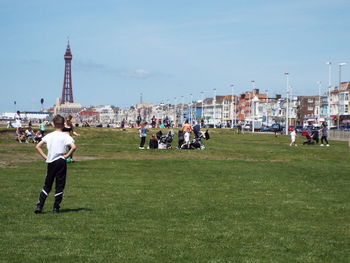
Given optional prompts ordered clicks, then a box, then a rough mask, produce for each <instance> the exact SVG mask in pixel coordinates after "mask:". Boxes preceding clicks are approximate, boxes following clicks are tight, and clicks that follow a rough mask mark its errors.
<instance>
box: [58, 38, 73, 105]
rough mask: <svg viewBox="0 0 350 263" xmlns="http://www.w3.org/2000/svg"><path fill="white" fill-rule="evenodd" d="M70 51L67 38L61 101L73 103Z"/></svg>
mask: <svg viewBox="0 0 350 263" xmlns="http://www.w3.org/2000/svg"><path fill="white" fill-rule="evenodd" d="M72 58H73V56H72V53H71V50H70V45H69V38H68V42H67V48H66V53H65V54H64V60H65V67H64V78H63V89H62V98H61V103H65V102H70V103H73V102H74V100H73V86H72V70H71V64H72V63H71V62H72Z"/></svg>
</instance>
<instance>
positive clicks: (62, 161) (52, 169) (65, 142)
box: [34, 115, 76, 214]
mask: <svg viewBox="0 0 350 263" xmlns="http://www.w3.org/2000/svg"><path fill="white" fill-rule="evenodd" d="M53 125H54V128H55V131H54V132H51V133H49V134H47V135H46V136H44V137H43V138H42V140H41V142H39V143H38V144H37V145H36V147H35V148H36V149H37V151H38V152H39V154H40V156H41V157H43V158H44V159H45V160H46V162H47V175H46V178H45V184H44V187H43V189H42V190H41V192H40V195H39V202H38V203H37V205H36V208H35V210H34V213H36V214H40V213H41V212H42V209H43V207H44V204H45V200H46V198H47V196H48V194H49V192H50V191H51V188H52V185H53V181H54V180H55V179H56V191H55V202H54V205H53V213H59V212H60V203H61V202H62V198H63V190H64V187H65V184H66V174H67V162H66V159H67V158H68V157H69V156H70V155H71V154H72V153H73V152H74V151H75V150H76V146H75V144H74V140H73V138H72V137H71V136H70V135H68V134H66V133H64V132H62V129H63V127H64V118H63V117H62V116H60V115H57V116H56V117H55V118H54V119H53ZM44 143H46V146H47V155H46V154H45V153H44V152H43V150H42V148H41V147H42V146H43V144H44ZM67 146H70V150H69V152H67V153H65V152H66V147H67Z"/></svg>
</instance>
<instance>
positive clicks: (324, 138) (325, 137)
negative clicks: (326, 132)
mask: <svg viewBox="0 0 350 263" xmlns="http://www.w3.org/2000/svg"><path fill="white" fill-rule="evenodd" d="M323 140H325V141H326V143H327V144H329V143H328V140H327V136H322V137H321V143H322V144H323Z"/></svg>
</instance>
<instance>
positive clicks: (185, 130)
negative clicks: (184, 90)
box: [138, 121, 209, 150]
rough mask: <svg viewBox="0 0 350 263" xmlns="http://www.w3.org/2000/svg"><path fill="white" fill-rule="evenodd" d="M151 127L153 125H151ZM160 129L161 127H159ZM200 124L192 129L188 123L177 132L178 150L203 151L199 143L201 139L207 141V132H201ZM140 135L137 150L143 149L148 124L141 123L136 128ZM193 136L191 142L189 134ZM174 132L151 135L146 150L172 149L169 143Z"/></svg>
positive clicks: (201, 144) (202, 146)
mask: <svg viewBox="0 0 350 263" xmlns="http://www.w3.org/2000/svg"><path fill="white" fill-rule="evenodd" d="M151 127H153V125H152V124H151ZM160 128H161V127H160ZM200 128H201V126H200V124H199V123H197V124H196V125H194V126H193V127H192V126H191V125H190V124H189V122H188V121H186V122H185V124H184V125H183V126H182V128H181V129H180V130H179V132H178V145H177V147H176V148H178V149H204V145H203V143H202V142H201V138H205V139H206V140H208V139H209V133H208V131H206V132H205V133H204V132H201V131H200ZM138 130H139V134H140V145H139V149H141V150H142V149H145V143H146V137H147V133H148V132H149V129H148V123H147V122H141V123H140V127H139V128H138ZM192 133H193V134H194V138H193V140H191V134H192ZM173 137H174V131H173V130H169V131H168V133H167V134H166V135H163V133H162V131H159V132H157V133H154V134H152V136H151V138H150V140H149V144H148V147H147V149H170V148H172V146H171V144H170V143H171V142H172V141H173Z"/></svg>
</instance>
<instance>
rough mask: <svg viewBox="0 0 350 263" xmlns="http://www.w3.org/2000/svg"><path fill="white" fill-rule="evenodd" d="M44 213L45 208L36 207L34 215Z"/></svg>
mask: <svg viewBox="0 0 350 263" xmlns="http://www.w3.org/2000/svg"><path fill="white" fill-rule="evenodd" d="M42 211H43V208H42V207H41V206H40V205H36V208H35V210H34V213H35V214H41V212H42Z"/></svg>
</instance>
